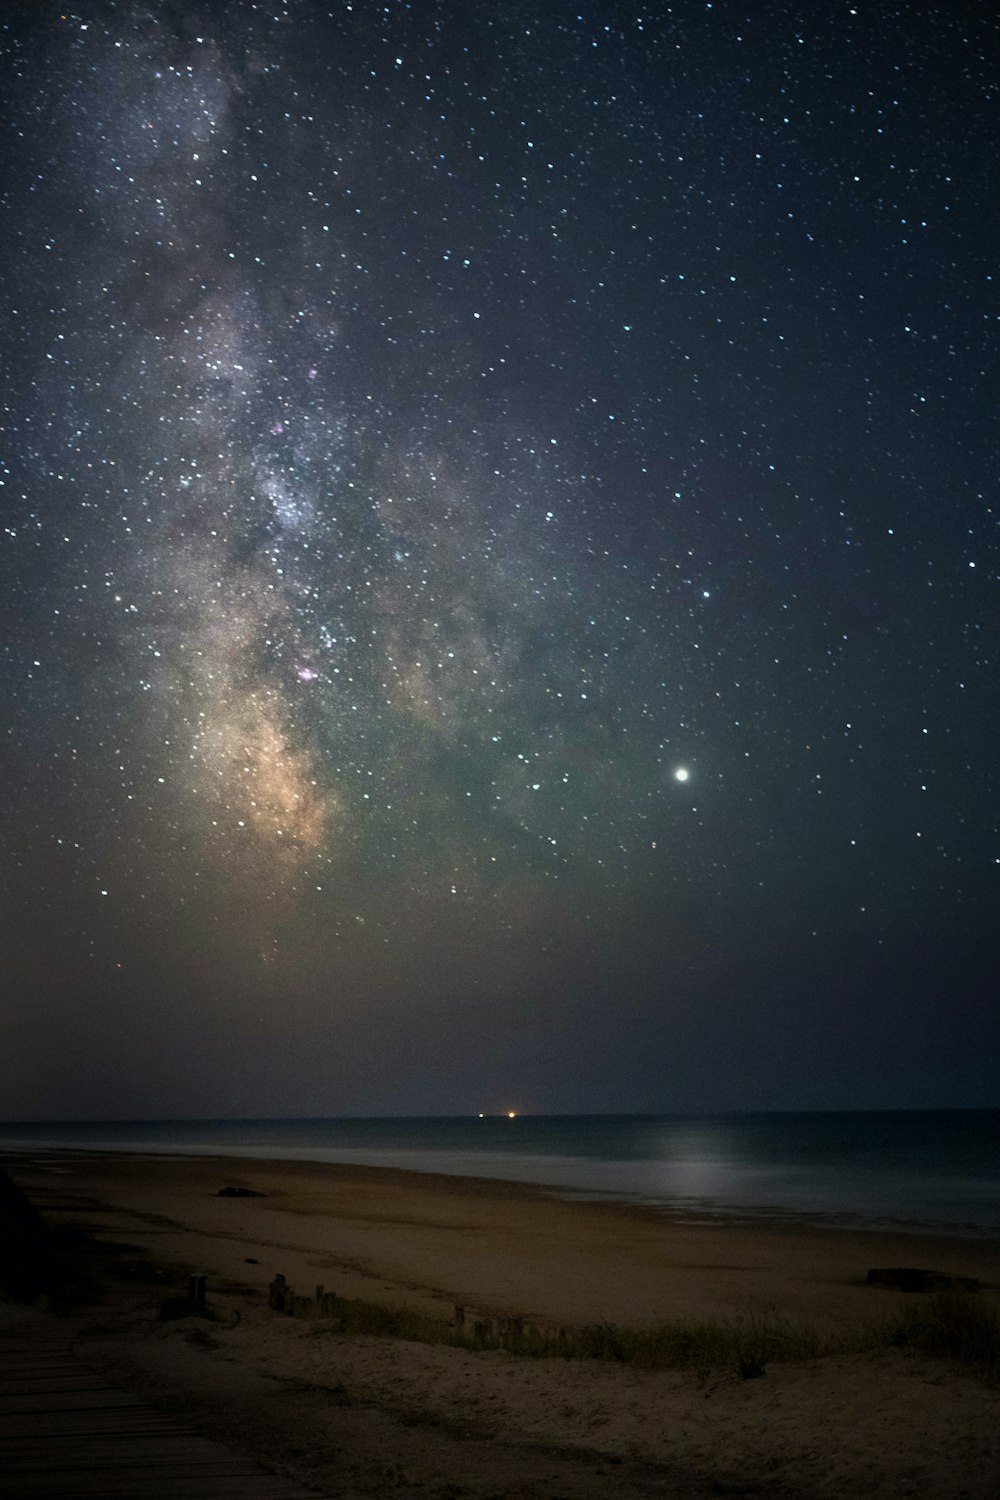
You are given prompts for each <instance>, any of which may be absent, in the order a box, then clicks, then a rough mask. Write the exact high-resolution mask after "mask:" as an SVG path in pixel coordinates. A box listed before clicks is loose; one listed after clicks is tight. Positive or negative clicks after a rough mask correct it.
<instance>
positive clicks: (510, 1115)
mask: <svg viewBox="0 0 1000 1500" xmlns="http://www.w3.org/2000/svg"><path fill="white" fill-rule="evenodd" d="M507 1118H508V1120H516V1119H517V1111H516V1110H514V1109H509V1110H508V1111H507Z"/></svg>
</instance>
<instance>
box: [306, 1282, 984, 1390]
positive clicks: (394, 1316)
mask: <svg viewBox="0 0 1000 1500" xmlns="http://www.w3.org/2000/svg"><path fill="white" fill-rule="evenodd" d="M315 1333H316V1336H318V1337H324V1336H329V1335H336V1334H342V1335H348V1336H361V1335H368V1336H370V1337H375V1338H401V1339H413V1340H415V1341H417V1342H420V1343H438V1344H451V1345H453V1346H455V1347H458V1348H465V1349H471V1350H486V1349H498V1348H503V1349H505V1350H507V1352H508V1353H510V1354H512V1355H519V1356H523V1357H528V1358H549V1359H551V1358H562V1359H599V1360H609V1361H614V1362H616V1363H620V1364H629V1365H633V1366H638V1367H640V1368H643V1369H649V1370H669V1369H685V1370H693V1371H695V1372H697V1373H699V1374H702V1375H706V1376H707V1375H708V1374H709V1373H710V1372H712V1371H716V1370H720V1369H730V1370H734V1371H735V1372H736V1373H737V1374H738V1375H739V1376H740V1378H741V1379H743V1380H752V1379H755V1378H757V1377H759V1376H762V1375H764V1374H765V1373H766V1370H767V1367H768V1365H769V1364H778V1363H793V1362H802V1361H805V1360H812V1359H820V1358H822V1357H824V1356H828V1355H836V1354H851V1353H865V1352H872V1351H875V1350H878V1349H885V1348H905V1349H911V1350H913V1351H914V1352H917V1353H922V1354H929V1355H933V1356H935V1357H938V1358H947V1359H951V1360H955V1361H957V1362H958V1363H960V1364H961V1365H963V1366H964V1367H965V1368H966V1369H967V1370H968V1371H969V1373H970V1374H975V1375H978V1376H979V1377H980V1378H982V1379H985V1380H988V1381H991V1382H993V1381H998V1380H1000V1316H998V1313H997V1309H996V1307H995V1305H993V1304H991V1303H990V1302H987V1301H986V1300H984V1299H983V1298H982V1297H980V1296H978V1295H975V1294H971V1293H960V1292H956V1293H941V1294H939V1295H936V1296H931V1297H928V1298H926V1299H924V1300H922V1301H921V1302H919V1303H916V1302H914V1303H910V1304H908V1305H907V1306H906V1307H905V1308H904V1309H903V1310H901V1311H900V1312H898V1313H896V1314H891V1315H889V1316H887V1317H886V1318H884V1319H882V1320H881V1321H878V1322H872V1323H866V1324H864V1325H861V1326H859V1327H858V1328H856V1329H852V1330H849V1331H845V1332H844V1333H843V1334H840V1335H836V1336H831V1335H826V1336H823V1335H821V1334H819V1333H818V1332H816V1331H815V1330H814V1329H811V1328H808V1327H806V1326H803V1325H799V1324H795V1323H792V1322H790V1321H788V1320H786V1319H784V1318H779V1317H777V1316H775V1315H774V1314H771V1313H767V1312H761V1313H754V1314H748V1315H747V1316H746V1317H743V1318H734V1319H733V1320H732V1321H729V1322H705V1323H688V1322H681V1321H672V1322H662V1323H658V1324H656V1325H654V1326H653V1327H651V1328H620V1327H617V1326H616V1325H614V1324H611V1323H596V1324H591V1325H589V1326H584V1327H580V1328H559V1329H540V1328H535V1327H532V1326H531V1325H529V1324H525V1325H523V1326H522V1327H519V1328H518V1330H517V1331H516V1332H507V1333H502V1334H499V1335H497V1333H496V1332H495V1331H494V1327H493V1323H492V1320H490V1321H488V1322H484V1323H477V1324H473V1325H468V1324H466V1325H465V1326H464V1327H461V1328H456V1327H455V1326H453V1325H451V1324H447V1323H443V1322H441V1321H440V1320H438V1319H435V1318H432V1317H429V1316H427V1315H426V1314H424V1313H419V1312H416V1311H414V1310H412V1309H411V1308H407V1307H398V1306H397V1307H392V1306H387V1305H385V1304H383V1303H378V1302H365V1301H362V1300H360V1299H357V1298H340V1297H338V1298H337V1299H336V1315H335V1316H334V1317H332V1318H329V1319H324V1320H322V1321H320V1322H317V1324H316V1329H315Z"/></svg>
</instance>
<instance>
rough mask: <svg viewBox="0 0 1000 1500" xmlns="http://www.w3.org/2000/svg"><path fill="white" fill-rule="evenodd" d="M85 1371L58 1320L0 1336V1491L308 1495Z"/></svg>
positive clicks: (114, 1496)
mask: <svg viewBox="0 0 1000 1500" xmlns="http://www.w3.org/2000/svg"><path fill="white" fill-rule="evenodd" d="M315 1494H316V1492H315V1491H314V1490H307V1489H305V1488H304V1487H303V1486H302V1485H300V1484H297V1483H296V1482H295V1481H294V1480H291V1479H285V1478H283V1477H282V1476H281V1475H278V1474H272V1473H270V1472H269V1471H268V1470H266V1469H264V1468H262V1467H261V1465H260V1464H258V1463H257V1462H256V1461H255V1460H254V1459H251V1458H242V1457H240V1456H239V1455H238V1454H236V1453H233V1452H232V1451H231V1450H230V1449H228V1448H226V1447H224V1446H223V1445H222V1444H221V1443H216V1442H214V1441H213V1440H212V1439H210V1438H205V1437H201V1436H200V1434H198V1433H197V1432H195V1430H194V1429H193V1428H192V1427H187V1426H185V1425H184V1424H183V1423H182V1422H178V1421H175V1420H174V1419H173V1418H172V1417H169V1416H167V1415H165V1414H164V1413H163V1412H160V1411H158V1410H157V1409H156V1407H154V1406H150V1405H149V1404H148V1403H146V1402H144V1401H141V1400H140V1399H139V1398H138V1397H136V1396H132V1395H130V1394H129V1392H128V1391H125V1390H122V1389H121V1388H120V1387H119V1386H116V1385H112V1384H110V1383H109V1382H108V1381H107V1380H105V1379H104V1378H103V1376H101V1375H96V1374H94V1373H93V1372H92V1371H90V1370H88V1369H87V1368H86V1366H85V1365H83V1364H82V1363H81V1362H80V1360H78V1359H77V1358H76V1356H75V1355H74V1354H73V1352H72V1350H71V1348H70V1347H69V1344H68V1343H67V1340H66V1338H65V1335H60V1333H59V1331H58V1326H57V1325H51V1324H48V1325H46V1326H45V1327H44V1328H40V1327H39V1325H38V1324H34V1325H32V1326H31V1328H30V1330H29V1329H28V1328H24V1329H22V1330H19V1331H12V1332H11V1333H8V1334H4V1335H2V1336H0V1495H2V1496H3V1497H4V1500H15V1497H16V1500H43V1497H49V1500H140V1497H141V1500H307V1497H311V1500H315Z"/></svg>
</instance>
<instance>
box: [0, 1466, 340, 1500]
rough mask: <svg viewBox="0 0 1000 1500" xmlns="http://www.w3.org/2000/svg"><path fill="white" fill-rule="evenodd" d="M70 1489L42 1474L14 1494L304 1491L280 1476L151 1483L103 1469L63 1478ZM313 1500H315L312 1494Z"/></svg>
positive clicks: (124, 1497)
mask: <svg viewBox="0 0 1000 1500" xmlns="http://www.w3.org/2000/svg"><path fill="white" fill-rule="evenodd" d="M63 1478H64V1479H66V1484H67V1485H69V1488H64V1490H63V1491H54V1490H52V1488H51V1484H49V1479H48V1478H46V1476H43V1475H22V1476H19V1478H18V1487H16V1494H18V1497H24V1500H31V1497H37V1500H52V1496H54V1494H60V1500H70V1497H72V1500H91V1497H93V1500H207V1497H211V1500H304V1497H306V1491H304V1490H303V1488H301V1485H298V1484H295V1481H292V1479H283V1478H282V1476H280V1475H267V1473H259V1472H256V1473H255V1475H231V1476H223V1475H214V1476H210V1475H202V1473H189V1475H181V1473H163V1475H157V1476H156V1478H154V1479H153V1481H151V1484H150V1478H148V1472H147V1473H145V1475H133V1476H127V1475H121V1473H120V1472H118V1470H115V1469H103V1470H99V1472H94V1475H93V1476H84V1475H72V1476H63ZM312 1500H315V1491H313V1496H312Z"/></svg>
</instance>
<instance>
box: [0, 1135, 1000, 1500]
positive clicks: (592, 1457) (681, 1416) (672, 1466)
mask: <svg viewBox="0 0 1000 1500" xmlns="http://www.w3.org/2000/svg"><path fill="white" fill-rule="evenodd" d="M5 1165H6V1166H7V1169H8V1170H9V1171H10V1173H11V1175H12V1176H13V1177H14V1179H15V1181H16V1182H17V1183H18V1184H19V1185H20V1186H21V1187H22V1188H23V1190H24V1191H25V1192H26V1193H27V1194H28V1195H29V1196H30V1198H31V1199H32V1201H33V1202H35V1203H36V1205H37V1206H38V1207H40V1208H41V1209H42V1210H43V1212H44V1213H45V1214H46V1216H47V1217H48V1219H49V1221H50V1222H72V1223H74V1224H79V1225H80V1226H81V1227H83V1228H85V1229H87V1230H88V1232H90V1233H92V1234H95V1235H97V1236H98V1237H99V1238H101V1239H103V1240H105V1241H107V1242H109V1243H113V1244H117V1245H126V1246H129V1247H132V1248H131V1249H130V1250H128V1251H123V1252H120V1258H121V1259H122V1261H123V1264H124V1263H126V1262H128V1261H129V1258H130V1257H131V1259H132V1261H139V1262H142V1263H143V1264H144V1266H145V1270H144V1272H143V1273H142V1275H139V1276H138V1278H137V1279H136V1278H135V1277H134V1279H133V1283H126V1282H123V1283H119V1284H118V1289H117V1290H116V1291H114V1292H113V1293H112V1295H111V1297H110V1300H109V1301H108V1302H107V1303H106V1304H105V1306H103V1307H99V1308H96V1309H94V1310H93V1311H92V1313H91V1314H89V1315H82V1316H81V1317H80V1319H79V1327H78V1329H77V1336H78V1348H79V1349H80V1351H81V1352H83V1353H84V1354H85V1357H86V1358H87V1359H89V1360H91V1361H92V1362H93V1363H94V1365H95V1367H98V1366H99V1367H100V1368H102V1369H104V1370H106V1371H108V1372H110V1373H114V1374H115V1375H117V1376H118V1377H120V1378H121V1379H123V1380H128V1381H130V1382H131V1383H132V1384H133V1385H134V1386H137V1387H139V1388H141V1389H142V1390H143V1391H145V1392H146V1393H147V1394H153V1395H154V1396H155V1397H156V1398H157V1399H159V1400H160V1401H161V1402H162V1403H164V1404H167V1405H169V1406H170V1407H171V1409H174V1410H178V1411H183V1412H186V1413H188V1414H189V1415H191V1416H193V1417H194V1418H195V1419H196V1420H197V1422H198V1424H199V1425H200V1426H201V1427H202V1429H203V1430H205V1431H206V1432H208V1433H209V1434H210V1435H216V1436H220V1437H223V1438H225V1439H226V1440H227V1441H229V1442H231V1443H233V1442H235V1443H240V1444H243V1445H245V1446H246V1447H247V1449H248V1451H250V1450H252V1451H254V1452H256V1453H258V1454H259V1455H260V1456H262V1457H264V1458H265V1459H267V1460H268V1461H270V1462H273V1463H275V1464H277V1465H279V1466H281V1467H283V1468H284V1469H286V1471H288V1472H293V1473H295V1474H297V1475H298V1476H299V1477H302V1478H304V1479H306V1480H308V1482H310V1483H312V1484H314V1485H315V1486H317V1488H318V1489H319V1491H320V1493H324V1494H329V1495H338V1496H347V1495H362V1494H365V1495H378V1494H384V1493H393V1494H398V1495H407V1494H411V1493H412V1494H413V1495H417V1494H420V1495H437V1496H442V1497H443V1496H454V1497H458V1496H469V1497H477V1500H478V1497H485V1496H506V1495H518V1496H525V1497H528V1496H533V1497H534V1496H537V1497H543V1496H546V1497H554V1496H557V1495H567V1496H570V1495H572V1496H590V1495H599V1494H610V1493H615V1494H634V1495H646V1494H650V1495H652V1494H657V1495H678V1496H680V1495H698V1494H712V1493H716V1494H718V1493H748V1494H749V1493H760V1494H768V1495H806V1494H809V1495H819V1496H831V1497H832V1496H840V1495H845V1496H846V1495H866V1496H867V1495H870V1496H882V1497H886V1500H889V1497H893V1500H895V1497H900V1496H905V1495H913V1496H921V1497H938V1496H940V1497H942V1500H945V1497H947V1500H959V1497H970V1500H973V1497H974V1500H980V1497H982V1500H986V1497H995V1496H996V1494H997V1493H998V1492H1000V1392H998V1391H997V1390H996V1389H994V1388H991V1387H989V1386H988V1385H987V1384H985V1383H984V1382H982V1381H981V1380H979V1379H977V1378H974V1377H973V1376H971V1375H969V1374H967V1373H964V1372H962V1371H961V1370H960V1369H959V1368H958V1367H956V1366H955V1365H953V1364H951V1363H948V1362H946V1361H943V1360H939V1359H936V1358H931V1357H930V1356H928V1355H925V1354H922V1353H917V1352H914V1351H913V1350H910V1349H897V1348H891V1347H882V1348H877V1349H873V1350H871V1351H869V1352H862V1353H859V1352H854V1353H841V1354H834V1355H826V1356H824V1357H822V1358H813V1359H809V1360H804V1361H800V1362H796V1363H787V1364H785V1363H773V1364H769V1365H768V1367H767V1369H766V1370H765V1371H764V1372H763V1373H762V1374H761V1376H760V1378H756V1379H741V1378H740V1376H739V1374H738V1373H737V1372H736V1371H735V1370H734V1369H727V1368H722V1369H702V1370H667V1371H652V1370H643V1369H638V1368H635V1367H633V1366H629V1365H618V1364H613V1363H604V1362H598V1361H594V1360H565V1359H557V1358H546V1359H526V1358H521V1357H517V1356H514V1355H511V1354H509V1353H507V1352H506V1351H504V1350H486V1351H472V1350H466V1349H458V1348H452V1347H448V1346H445V1345H439V1344H423V1343H417V1342H411V1341H403V1340H399V1339H380V1338H370V1337H364V1338H355V1337H347V1336H342V1335H341V1336H338V1335H337V1334H336V1333H333V1332H331V1331H330V1330H329V1329H328V1328H324V1326H323V1324H322V1322H320V1321H316V1320H313V1321H306V1320H299V1319H291V1318H286V1317H282V1316H281V1315H279V1314H276V1313H275V1312H273V1311H272V1310H271V1309H270V1308H269V1307H268V1306H267V1287H268V1283H269V1282H270V1281H271V1280H272V1278H273V1277H274V1276H275V1275H276V1274H277V1273H281V1274H282V1275H284V1276H285V1277H286V1278H287V1280H288V1282H289V1283H290V1284H291V1285H292V1286H294V1287H295V1288H296V1289H297V1290H300V1291H301V1292H303V1293H309V1294H311V1293H312V1291H313V1289H314V1287H315V1286H316V1285H317V1284H322V1285H323V1286H324V1287H325V1288H326V1290H327V1291H334V1292H336V1293H337V1294H338V1296H341V1297H360V1298H364V1299H366V1300H368V1301H373V1302H385V1303H389V1304H393V1305H400V1304H402V1305H406V1306H408V1307H410V1308H413V1309H415V1310H418V1311H421V1312H423V1313H426V1314H430V1315H431V1316H433V1317H435V1318H438V1319H440V1320H441V1321H442V1323H445V1322H448V1321H449V1320H451V1319H452V1318H453V1316H454V1308H455V1304H461V1305H463V1306H465V1307H466V1308H468V1309H469V1310H470V1315H473V1314H474V1315H476V1316H483V1317H487V1316H498V1317H508V1316H513V1317H517V1318H524V1319H528V1320H531V1321H534V1322H536V1323H538V1324H541V1325H545V1326H554V1325H565V1326H568V1327H576V1326H579V1325H584V1324H594V1323H613V1324H616V1325H620V1326H622V1327H629V1328H642V1327H650V1326H652V1325H655V1324H656V1323H658V1322H662V1321H663V1320H675V1319H681V1320H690V1321H699V1320H716V1321H720V1320H721V1321H727V1322H728V1321H733V1320H740V1319H746V1318H752V1317H754V1316H759V1315H763V1314H767V1315H777V1316H778V1317H781V1318H786V1319H788V1320H790V1321H792V1322H793V1323H796V1324H807V1325H809V1326H810V1327H812V1328H814V1329H816V1330H818V1331H819V1332H820V1333H821V1334H822V1335H824V1336H825V1337H827V1338H828V1339H832V1338H834V1337H836V1335H837V1334H838V1333H847V1332H849V1331H851V1330H854V1329H857V1328H858V1327H860V1326H871V1325H876V1324H879V1323H880V1322H882V1321H883V1320H885V1319H886V1318H887V1317H888V1316H891V1315H894V1314H897V1313H898V1312H899V1311H900V1309H901V1307H902V1306H903V1305H904V1304H905V1302H906V1301H907V1300H909V1299H907V1298H905V1297H904V1295H903V1294H902V1293H899V1292H891V1291H882V1290H877V1289H874V1288H872V1287H869V1286H867V1285H865V1275H866V1272H867V1270H868V1268H869V1267H871V1266H920V1267H925V1268H927V1269H929V1270H935V1271H940V1272H942V1273H945V1274H948V1275H963V1276H971V1277H975V1278H977V1279H978V1280H979V1281H980V1282H982V1283H984V1290H983V1291H981V1292H979V1293H977V1294H976V1295H977V1297H978V1298H979V1299H982V1300H983V1301H984V1302H987V1303H989V1304H992V1305H994V1306H996V1305H997V1303H998V1293H997V1291H996V1290H994V1288H996V1287H997V1286H998V1285H1000V1244H997V1243H995V1242H988V1241H983V1240H981V1239H969V1240H963V1239H960V1238H948V1239H944V1238H933V1237H930V1236H925V1235H920V1236H913V1235H903V1234H898V1235H897V1234H881V1233H880V1234H870V1233H860V1232H855V1233H851V1232H846V1231H844V1232H832V1231H819V1230H816V1229H814V1228H811V1227H809V1226H808V1225H807V1224H804V1223H802V1224H794V1225H785V1226H782V1227H778V1226H776V1225H774V1224H770V1223H767V1224H765V1223H753V1222H747V1223H740V1224H726V1225H723V1224H711V1225H705V1224H695V1223H684V1222H677V1221H674V1220H668V1219H666V1218H664V1217H662V1216H659V1215H657V1214H656V1213H655V1212H653V1211H650V1210H645V1209H639V1208H631V1207H626V1206H622V1205H611V1204H607V1203H592V1202H569V1201H561V1200H559V1199H556V1198H553V1197H550V1196H548V1195H547V1194H546V1193H545V1192H544V1191H542V1190H537V1189H534V1188H530V1187H525V1186H523V1185H519V1184H508V1183H503V1182H495V1181H485V1180H479V1179H464V1178H451V1177H434V1176H429V1175H424V1174H418V1173H411V1172H402V1171H392V1170H376V1169H371V1168H361V1167H349V1166H338V1165H314V1164H302V1163H290V1162H274V1161H248V1160H244V1159H233V1158H228V1159H209V1158H202V1157H198V1158H193V1159H192V1158H173V1157H139V1156H125V1155H114V1154H111V1153H107V1154H96V1153H95V1154H82V1153H70V1152H56V1151H50V1152H44V1153H43V1152H35V1153H25V1154H24V1155H22V1156H20V1157H12V1158H10V1159H9V1160H8V1161H7V1162H6V1164H5ZM225 1186H231V1187H237V1188H243V1189H248V1190H251V1191H252V1192H253V1193H255V1194H260V1195H261V1196H259V1197H249V1196H246V1197H237V1196H234V1197H220V1196H219V1189H220V1188H222V1187H225ZM154 1268H159V1270H158V1271H157V1270H156V1269H154ZM191 1271H199V1272H201V1273H203V1274H204V1275H205V1276H206V1278H207V1286H208V1291H209V1300H210V1302H211V1304H212V1306H213V1309H214V1310H215V1312H216V1321H215V1322H213V1323H211V1324H209V1323H206V1322H205V1321H204V1320H200V1319H196V1318H193V1317H185V1318H180V1319H177V1320H174V1321H170V1322H161V1321H160V1320H159V1315H158V1314H159V1306H160V1301H161V1300H162V1298H163V1296H164V1290H165V1289H168V1290H169V1288H170V1287H171V1286H174V1285H181V1284H183V1281H184V1278H185V1277H186V1275H187V1274H188V1272H191ZM915 1300H919V1299H915Z"/></svg>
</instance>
